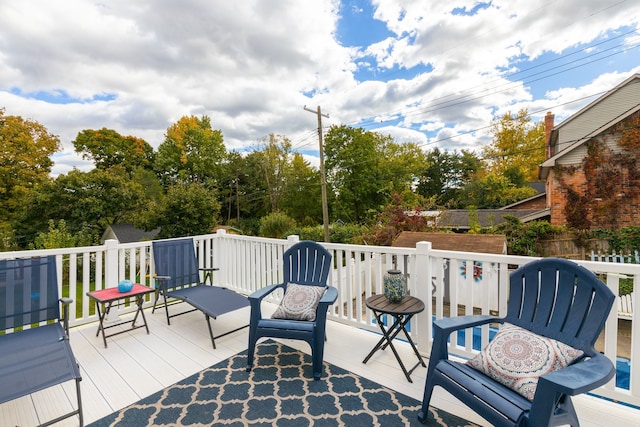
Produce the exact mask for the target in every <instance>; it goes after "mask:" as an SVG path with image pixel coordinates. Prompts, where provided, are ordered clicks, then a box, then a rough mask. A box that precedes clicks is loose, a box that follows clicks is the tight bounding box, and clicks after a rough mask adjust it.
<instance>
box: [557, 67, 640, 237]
mask: <svg viewBox="0 0 640 427" xmlns="http://www.w3.org/2000/svg"><path fill="white" fill-rule="evenodd" d="M639 101H640V75H639V74H636V75H635V76H633V77H632V78H630V79H628V80H627V81H625V82H624V84H622V85H620V86H618V87H616V88H615V89H614V90H612V91H610V92H609V93H607V95H605V96H603V97H602V98H601V99H599V100H597V101H595V102H594V103H592V104H590V105H588V106H587V107H585V108H583V109H582V110H581V111H579V112H578V113H576V114H574V115H573V116H571V117H570V118H569V119H567V120H566V121H565V122H563V123H562V124H560V125H558V126H557V127H556V128H555V129H556V131H557V132H558V138H557V140H556V143H555V145H554V148H555V152H558V151H559V149H564V148H567V147H569V146H571V145H574V144H575V147H573V148H572V149H570V150H566V152H564V153H561V154H560V155H559V156H558V157H557V158H556V159H554V163H553V164H554V166H553V167H551V168H550V169H549V173H548V175H547V182H546V188H547V191H546V193H547V200H546V203H547V207H548V208H549V209H550V222H551V224H552V225H567V220H566V217H565V209H566V204H567V202H566V200H567V188H572V189H573V190H575V191H576V192H577V193H578V194H580V195H581V196H582V197H583V200H584V201H587V204H586V206H587V207H586V208H585V209H588V213H587V214H588V219H589V220H590V221H591V226H592V227H593V228H618V227H625V226H637V225H638V224H639V223H640V194H638V193H640V191H638V186H640V183H639V182H636V181H637V180H634V179H632V178H630V177H629V176H628V173H629V172H628V170H625V169H624V168H623V169H620V170H619V172H620V173H621V174H622V177H621V178H620V177H619V178H618V179H620V182H621V184H620V186H619V189H616V190H615V193H616V194H612V195H602V196H601V197H596V195H593V197H592V198H593V200H586V199H588V197H589V192H590V189H589V187H588V185H587V177H586V176H585V172H584V171H583V159H584V158H585V157H586V156H588V155H589V153H588V144H589V140H585V137H588V136H589V135H591V136H592V137H591V138H590V140H591V141H593V142H595V143H598V144H602V145H603V146H604V147H605V148H607V149H609V150H611V152H612V153H620V152H623V151H624V150H623V149H622V147H620V145H619V144H618V139H619V138H620V134H617V133H614V132H612V128H613V126H614V125H616V124H617V123H619V122H620V121H622V120H624V119H625V118H627V117H629V115H630V114H634V115H637V114H640V113H638V112H637V109H638V106H639V105H640V104H639ZM634 111H636V112H635V113H634ZM596 131H599V133H598V134H597V135H594V132H596ZM580 140H582V142H581V143H580V144H576V142H578V141H580ZM559 168H562V169H559ZM616 173H617V172H616ZM589 178H594V177H589ZM608 196H610V197H608ZM602 199H605V200H602ZM612 201H613V202H614V206H615V208H613V209H612V208H611V203H612ZM607 203H609V205H608V206H607V205H606V204H607Z"/></svg>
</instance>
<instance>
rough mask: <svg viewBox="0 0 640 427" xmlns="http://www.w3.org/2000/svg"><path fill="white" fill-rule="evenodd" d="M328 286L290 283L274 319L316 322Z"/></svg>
mask: <svg viewBox="0 0 640 427" xmlns="http://www.w3.org/2000/svg"><path fill="white" fill-rule="evenodd" d="M326 289H327V287H326V286H313V285H298V284H296V283H288V284H287V291H286V292H285V293H284V297H283V298H282V301H280V305H279V306H278V308H277V309H276V311H275V312H274V313H273V315H272V316H271V318H273V319H288V320H310V321H313V320H316V308H318V304H319V303H320V299H321V298H322V295H324V291H325V290H326Z"/></svg>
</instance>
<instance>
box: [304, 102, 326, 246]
mask: <svg viewBox="0 0 640 427" xmlns="http://www.w3.org/2000/svg"><path fill="white" fill-rule="evenodd" d="M304 109H305V111H309V112H310V113H314V114H316V115H317V116H318V144H319V146H320V186H321V188H322V223H323V225H324V241H325V242H327V243H329V242H331V240H330V239H329V207H328V206H327V178H326V176H325V173H324V148H323V144H322V117H323V116H324V117H326V118H329V115H328V114H322V112H321V111H320V106H319V105H318V109H317V111H313V110H311V109H309V108H307V106H306V105H305V106H304Z"/></svg>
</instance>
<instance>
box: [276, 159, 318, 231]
mask: <svg viewBox="0 0 640 427" xmlns="http://www.w3.org/2000/svg"><path fill="white" fill-rule="evenodd" d="M280 206H281V207H282V210H283V211H284V212H286V213H287V215H289V216H291V217H292V218H293V219H294V220H295V221H296V222H298V223H300V224H307V225H314V224H321V223H322V194H321V189H320V172H319V171H318V170H317V169H314V168H312V167H311V165H310V164H309V162H308V161H306V160H305V159H304V157H302V155H301V154H300V153H293V157H292V160H291V163H290V166H289V168H288V173H287V179H286V182H285V188H284V193H283V195H282V200H281V202H280Z"/></svg>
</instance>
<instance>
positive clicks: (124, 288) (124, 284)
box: [118, 279, 133, 293]
mask: <svg viewBox="0 0 640 427" xmlns="http://www.w3.org/2000/svg"><path fill="white" fill-rule="evenodd" d="M131 289H133V282H132V281H131V280H126V279H125V280H121V281H120V283H118V291H119V292H122V293H125V292H131Z"/></svg>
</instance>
